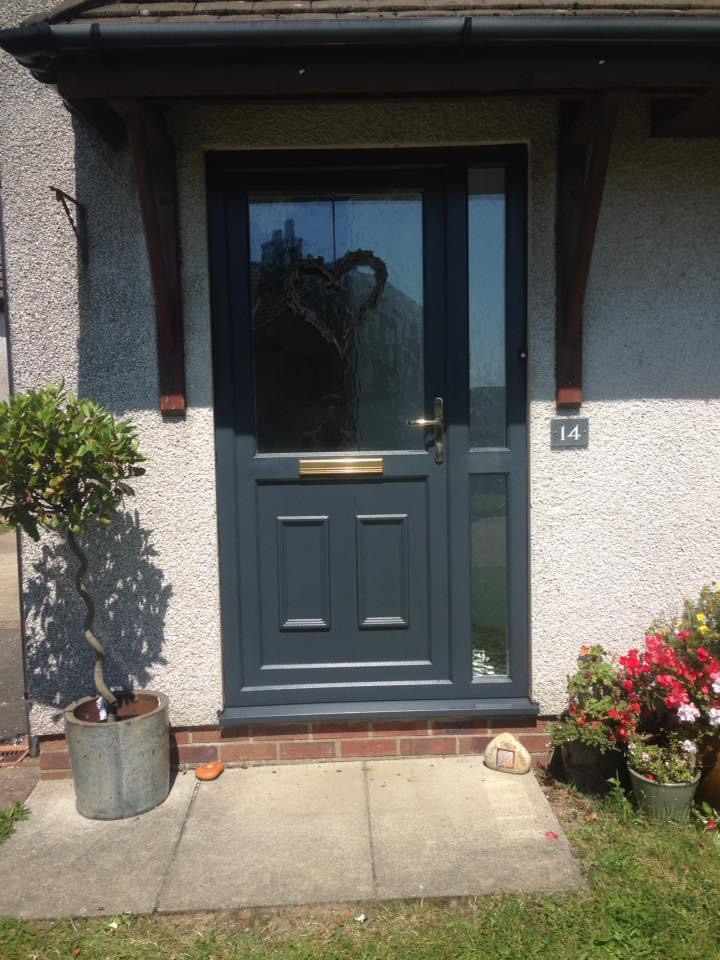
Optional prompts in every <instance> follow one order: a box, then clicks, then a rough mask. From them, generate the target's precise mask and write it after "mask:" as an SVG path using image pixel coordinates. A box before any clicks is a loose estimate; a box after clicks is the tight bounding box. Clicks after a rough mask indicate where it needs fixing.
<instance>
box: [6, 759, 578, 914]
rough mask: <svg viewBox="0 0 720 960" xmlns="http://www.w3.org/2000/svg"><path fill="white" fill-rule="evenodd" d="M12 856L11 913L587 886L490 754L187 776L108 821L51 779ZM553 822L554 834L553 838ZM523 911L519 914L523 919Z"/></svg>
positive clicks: (542, 811)
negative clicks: (162, 796)
mask: <svg viewBox="0 0 720 960" xmlns="http://www.w3.org/2000/svg"><path fill="white" fill-rule="evenodd" d="M28 803H29V806H30V809H31V816H30V819H29V820H28V821H26V822H24V823H20V824H18V826H17V830H16V833H15V835H14V836H13V837H11V838H10V839H9V840H8V841H7V842H6V843H5V844H3V847H2V851H0V857H1V859H2V871H0V915H2V916H13V917H36V918H51V917H61V916H93V915H114V914H119V913H125V912H128V913H151V912H153V911H158V912H161V913H173V912H185V911H187V912H193V911H208V910H234V909H238V908H241V907H252V906H282V905H291V904H293V905H297V904H314V903H340V902H348V901H368V900H384V899H393V898H406V897H407V898H413V897H457V896H466V895H476V894H486V893H494V892H497V891H502V890H514V891H546V890H553V891H554V890H564V889H568V888H571V887H575V886H578V885H579V884H580V883H581V882H582V881H581V876H580V871H579V868H578V866H577V864H576V862H575V861H574V859H573V858H572V856H571V853H570V849H569V846H568V843H567V840H566V839H565V837H564V836H563V835H562V831H561V829H560V827H559V825H558V822H557V820H556V818H555V815H554V814H553V812H552V810H551V808H550V806H549V804H548V802H547V800H546V798H545V796H544V794H543V793H542V790H541V789H540V786H539V785H538V783H537V781H536V780H535V778H534V776H532V774H530V775H528V776H521V777H518V776H510V775H508V774H502V773H495V772H493V771H490V770H488V769H487V768H486V767H485V766H484V765H483V763H482V759H481V758H480V757H451V758H446V759H426V758H422V759H419V758H418V759H409V760H384V761H373V762H369V761H357V762H347V763H336V764H334V763H322V764H296V765H289V766H280V767H270V766H263V767H253V768H249V769H246V770H242V769H234V770H227V771H226V772H225V773H224V774H223V775H222V776H221V777H220V779H219V780H217V781H215V782H214V783H199V782H198V781H197V780H196V779H195V777H194V775H193V774H192V772H189V773H186V774H184V775H180V776H179V777H178V779H177V781H176V782H175V785H174V787H173V789H172V791H171V793H170V796H169V798H168V799H167V800H166V802H165V803H164V804H163V805H162V806H160V807H158V808H157V809H155V810H152V811H150V812H149V813H146V814H144V815H143V816H141V817H137V818H135V819H133V820H125V821H115V822H112V823H107V822H105V823H103V822H98V821H91V820H85V819H83V818H82V817H81V816H79V814H77V812H76V811H75V805H74V799H73V794H72V785H71V783H70V782H68V781H49V782H41V783H40V784H39V785H38V786H37V787H36V789H35V790H34V792H33V793H32V794H31V796H30V799H29V801H28ZM548 831H551V832H552V833H554V834H556V835H558V836H557V838H553V837H548V836H547V835H546V834H547V833H548ZM519 922H521V919H520V918H519Z"/></svg>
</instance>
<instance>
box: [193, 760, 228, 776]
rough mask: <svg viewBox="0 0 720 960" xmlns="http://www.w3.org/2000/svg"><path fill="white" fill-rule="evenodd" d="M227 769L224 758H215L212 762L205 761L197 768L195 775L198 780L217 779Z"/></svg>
mask: <svg viewBox="0 0 720 960" xmlns="http://www.w3.org/2000/svg"><path fill="white" fill-rule="evenodd" d="M224 769H225V764H224V763H223V762H222V760H213V761H211V762H210V763H203V764H201V765H200V766H199V767H198V768H197V769H196V770H195V776H196V777H197V778H198V780H217V778H218V777H219V776H220V774H221V773H222V772H223V770H224Z"/></svg>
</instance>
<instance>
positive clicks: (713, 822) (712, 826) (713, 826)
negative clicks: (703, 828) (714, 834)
mask: <svg viewBox="0 0 720 960" xmlns="http://www.w3.org/2000/svg"><path fill="white" fill-rule="evenodd" d="M707 828H708V830H717V828H718V822H717V820H708V822H707Z"/></svg>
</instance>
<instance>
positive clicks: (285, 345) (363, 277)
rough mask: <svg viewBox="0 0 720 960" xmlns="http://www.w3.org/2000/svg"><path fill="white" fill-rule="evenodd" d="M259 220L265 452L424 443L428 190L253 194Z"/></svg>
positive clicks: (257, 290) (257, 355)
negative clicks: (412, 422)
mask: <svg viewBox="0 0 720 960" xmlns="http://www.w3.org/2000/svg"><path fill="white" fill-rule="evenodd" d="M249 221H250V253H251V299H252V304H251V305H252V321H253V350H254V370H255V406H256V417H257V444H258V452H260V453H283V452H288V453H291V452H295V451H298V452H299V451H318V452H320V451H322V452H336V451H337V452H341V451H352V450H359V451H362V450H418V449H422V448H423V443H424V437H423V434H422V431H418V430H417V429H415V430H413V428H411V427H408V426H407V420H408V418H410V417H414V416H417V415H418V411H420V412H421V413H420V415H422V411H423V410H424V405H425V403H424V393H425V390H424V355H423V343H424V333H423V288H424V278H423V203H422V195H421V194H420V193H419V192H418V193H412V192H404V191H399V190H398V191H392V190H390V191H387V192H382V193H375V192H374V193H357V194H353V195H342V196H340V195H329V196H320V195H302V194H298V195H288V194H287V193H286V194H280V193H277V194H275V193H272V194H262V195H253V196H251V197H250V201H249Z"/></svg>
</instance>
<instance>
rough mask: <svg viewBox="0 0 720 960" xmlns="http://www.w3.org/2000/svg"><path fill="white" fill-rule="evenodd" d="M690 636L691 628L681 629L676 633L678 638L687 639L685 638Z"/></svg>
mask: <svg viewBox="0 0 720 960" xmlns="http://www.w3.org/2000/svg"><path fill="white" fill-rule="evenodd" d="M691 636H692V630H681V631H680V632H679V633H678V635H677V638H678V640H687V638H688V637H691Z"/></svg>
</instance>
